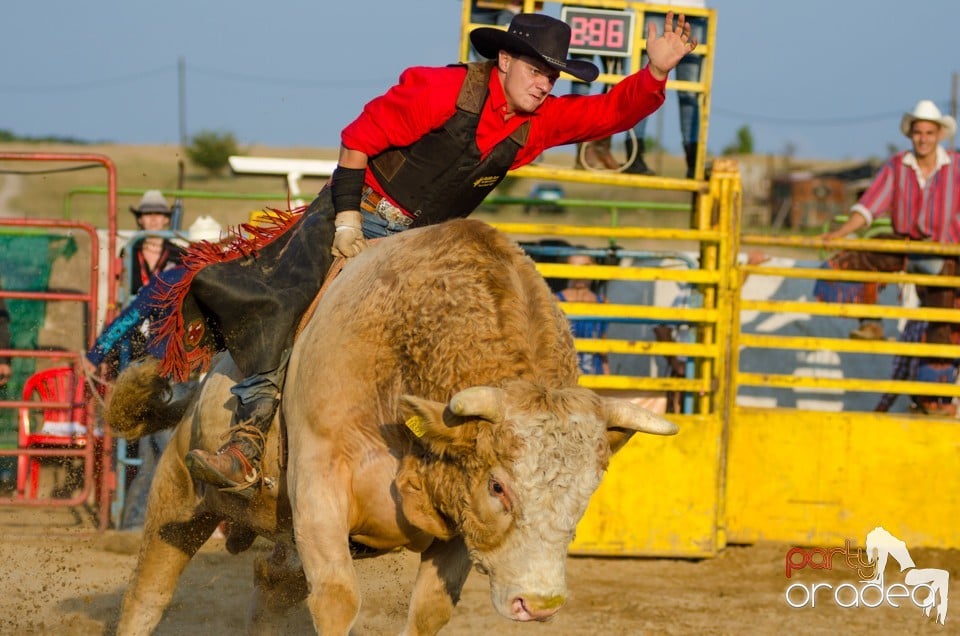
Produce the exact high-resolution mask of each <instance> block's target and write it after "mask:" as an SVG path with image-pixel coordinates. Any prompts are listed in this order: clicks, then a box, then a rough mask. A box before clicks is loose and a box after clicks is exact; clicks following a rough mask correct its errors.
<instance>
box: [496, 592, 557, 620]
mask: <svg viewBox="0 0 960 636" xmlns="http://www.w3.org/2000/svg"><path fill="white" fill-rule="evenodd" d="M566 600H567V599H566V597H564V596H535V595H534V596H517V597H515V598H514V599H513V602H512V603H511V604H510V608H511V610H512V612H513V619H514V620H517V621H545V620H547V619H549V618H551V617H552V616H553V615H554V614H556V613H557V612H558V611H560V607H561V606H562V605H563V604H564V603H565V602H566Z"/></svg>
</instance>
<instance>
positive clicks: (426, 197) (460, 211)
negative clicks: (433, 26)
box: [370, 61, 530, 227]
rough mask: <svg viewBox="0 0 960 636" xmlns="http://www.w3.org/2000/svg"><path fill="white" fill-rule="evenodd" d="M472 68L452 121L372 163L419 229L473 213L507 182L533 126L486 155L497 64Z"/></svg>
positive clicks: (384, 186) (486, 64) (522, 130)
mask: <svg viewBox="0 0 960 636" xmlns="http://www.w3.org/2000/svg"><path fill="white" fill-rule="evenodd" d="M466 66H467V77H466V79H465V80H464V82H463V85H462V86H461V87H460V94H459V95H458V96H457V112H456V113H454V115H453V116H452V117H451V118H450V119H448V120H447V121H446V122H445V123H444V124H443V125H442V126H441V127H439V128H437V129H436V130H432V131H430V132H429V133H427V134H426V135H424V136H423V137H421V138H420V139H419V140H417V141H415V142H413V143H412V144H411V145H409V146H407V147H406V148H391V149H389V150H386V151H384V152H382V153H380V154H379V155H377V156H376V157H373V159H371V161H370V169H371V170H372V171H373V174H374V175H375V176H376V177H377V181H379V182H380V185H381V186H383V189H384V190H385V191H386V194H387V195H389V196H390V198H392V199H393V200H394V201H396V202H397V203H399V204H400V206H401V207H403V208H404V209H405V210H406V211H408V212H409V213H410V214H412V215H413V216H414V221H413V224H412V226H413V227H419V226H423V225H432V224H434V223H440V222H441V221H446V220H448V219H453V218H458V217H464V216H467V215H468V214H470V213H471V212H473V211H474V210H475V209H476V208H477V206H479V205H480V204H481V203H482V202H483V199H484V198H485V197H486V196H487V195H488V194H489V193H490V192H491V191H492V190H493V189H494V188H495V187H496V186H497V184H498V183H500V182H501V181H502V180H503V178H504V177H505V176H506V174H507V171H508V170H509V169H510V166H511V165H513V160H514V158H515V157H516V156H517V152H518V151H519V150H520V148H522V147H523V145H524V144H525V143H526V140H527V129H528V128H529V125H530V124H529V122H524V123H523V124H522V125H521V126H520V127H519V128H518V129H517V130H516V131H514V133H513V134H511V135H510V136H509V137H507V138H506V139H504V140H503V141H501V142H500V143H498V144H497V145H496V146H494V148H493V150H492V151H491V152H490V154H489V155H487V157H486V158H485V159H483V160H481V159H480V149H479V148H478V147H477V124H478V123H479V122H480V113H481V110H482V108H483V104H484V102H485V101H486V100H487V93H488V91H487V82H488V81H489V78H490V72H491V71H492V70H493V68H494V66H495V62H493V61H488V62H478V63H472V64H467V65H466Z"/></svg>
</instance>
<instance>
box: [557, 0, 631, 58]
mask: <svg viewBox="0 0 960 636" xmlns="http://www.w3.org/2000/svg"><path fill="white" fill-rule="evenodd" d="M635 18H636V14H634V12H633V11H617V10H611V9H594V8H591V7H563V8H562V9H560V19H561V20H563V21H564V22H566V23H567V24H568V25H570V52H571V53H580V54H586V55H605V56H609V57H630V49H631V47H632V45H633V25H634V20H635Z"/></svg>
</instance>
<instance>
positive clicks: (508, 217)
mask: <svg viewBox="0 0 960 636" xmlns="http://www.w3.org/2000/svg"><path fill="white" fill-rule="evenodd" d="M243 150H244V152H243V154H245V155H248V156H265V157H286V158H302V159H334V158H336V150H335V149H333V148H308V147H262V146H252V147H248V148H244V149H243ZM0 152H11V153H13V152H16V153H20V152H48V153H85V154H96V155H102V156H105V157H107V158H109V159H110V161H112V162H113V164H114V165H115V166H116V172H117V186H118V189H119V190H120V191H121V192H122V191H123V190H124V189H137V190H138V191H139V190H142V189H148V188H159V189H161V190H165V191H171V190H174V189H176V187H177V179H178V162H179V161H180V160H181V159H183V160H184V164H185V179H184V185H183V188H184V189H185V190H190V191H201V192H204V193H230V194H233V195H235V194H237V193H244V194H257V195H272V198H270V199H268V200H253V201H244V200H237V199H210V198H204V199H192V198H187V199H186V200H185V201H184V218H183V223H182V227H183V228H187V227H189V225H190V223H192V222H193V221H194V220H195V219H196V218H197V217H198V216H200V215H204V214H206V215H211V216H213V217H214V218H215V219H217V220H218V221H219V222H220V223H221V224H223V225H236V224H239V223H242V222H245V221H247V220H249V218H250V214H251V212H253V211H255V210H260V209H263V208H265V207H271V208H284V209H285V208H286V207H287V199H286V181H285V180H284V179H283V178H282V177H263V176H250V175H234V174H231V173H230V172H229V170H228V171H226V172H225V173H224V174H223V175H220V176H211V175H209V174H208V173H207V172H206V171H205V170H203V169H201V168H198V167H196V166H193V165H191V164H190V162H189V161H187V160H186V159H185V158H184V157H182V155H181V151H180V147H179V146H176V145H165V146H131V145H87V146H77V145H54V144H23V143H6V144H0ZM739 161H740V163H741V165H742V166H743V174H744V175H745V177H744V191H745V196H744V218H745V219H747V220H752V219H753V220H755V219H761V222H762V219H763V218H764V216H765V211H766V208H765V207H764V206H765V205H766V203H765V201H764V200H763V197H764V192H763V188H764V185H765V184H764V181H763V179H756V178H754V181H755V183H753V184H751V183H748V180H747V175H757V174H767V173H769V172H772V171H776V170H778V169H782V166H779V165H778V164H777V162H776V161H775V160H774V159H773V158H770V157H764V156H756V157H753V156H751V157H741V158H739ZM542 163H543V164H545V165H551V166H557V167H564V168H565V167H570V166H571V165H572V163H573V156H572V153H571V152H569V150H568V149H559V150H558V151H556V152H554V151H551V152H549V153H545V155H544V156H543V158H542ZM650 163H651V164H652V165H653V166H654V167H655V168H656V169H657V171H658V173H659V174H662V175H664V176H677V177H679V176H681V175H682V172H683V170H684V165H683V159H682V158H681V157H678V156H673V155H667V154H664V155H662V156H658V155H655V154H654V155H652V156H651V157H650ZM85 165H90V164H86V163H82V162H46V161H44V162H38V161H0V171H3V172H0V176H3V173H6V174H12V173H13V174H15V175H16V176H15V179H14V183H15V185H14V186H11V183H10V180H9V179H8V180H6V187H7V189H9V188H10V187H15V189H16V192H15V193H14V195H13V196H12V198H11V199H10V201H9V207H10V208H11V209H12V210H13V211H14V212H15V213H17V214H23V215H25V216H27V217H29V218H70V219H73V220H83V221H87V222H90V223H92V224H93V225H95V226H98V227H105V226H106V219H107V216H106V198H105V196H104V195H102V194H88V193H81V192H77V189H80V188H90V187H100V188H104V187H105V186H106V185H107V172H106V170H104V169H103V167H101V166H99V165H96V164H93V165H92V166H91V167H90V168H89V169H80V170H78V169H77V168H78V167H83V166H85ZM827 165H829V164H827V163H825V162H819V163H816V162H810V164H809V165H807V166H797V165H794V166H792V167H793V168H797V167H806V168H822V167H826V166H827ZM535 183H536V182H534V181H531V180H529V179H515V178H508V179H507V180H505V181H504V183H503V184H501V186H500V187H499V188H498V189H497V191H496V194H499V195H505V196H514V197H523V196H528V195H529V193H530V190H531V189H532V187H533V186H534V185H535ZM3 185H4V180H3V179H0V187H2V186H3ZM322 185H323V179H320V178H304V179H302V180H301V192H302V193H303V196H304V198H305V199H306V200H307V201H309V200H310V199H311V198H312V195H313V194H314V193H316V192H317V191H319V190H320V188H321V187H322ZM564 189H565V197H566V198H570V199H606V200H624V201H638V200H639V201H655V202H661V201H668V202H674V203H686V202H688V201H689V194H687V193H682V192H666V191H657V190H649V189H637V188H624V187H615V186H604V185H595V184H579V183H565V184H564ZM168 198H170V197H168ZM138 199H139V192H138V193H131V194H122V195H120V196H119V197H118V200H117V205H118V224H119V228H120V229H121V230H132V229H135V225H134V218H133V215H131V214H129V213H128V209H129V206H131V205H134V204H136V202H137V201H138ZM171 200H172V199H171ZM474 216H475V217H477V218H480V219H483V220H486V221H491V222H492V221H530V220H536V221H540V222H547V223H570V224H575V225H594V226H596V225H602V226H609V225H611V224H613V223H618V224H620V225H627V226H646V227H687V226H688V223H689V215H688V214H687V213H685V212H663V211H659V212H654V211H649V210H648V211H628V210H621V211H619V212H618V213H617V217H616V218H612V216H611V213H610V212H609V211H608V210H606V209H601V208H593V209H590V208H577V209H568V210H566V211H565V212H564V213H562V214H541V215H539V216H537V217H536V218H534V217H533V216H531V215H527V214H524V213H523V209H522V206H519V205H515V206H505V207H502V208H499V209H497V210H495V211H494V210H491V209H490V208H489V206H485V207H482V208H481V210H480V211H478V212H477V213H475V215H474ZM754 222H756V221H754Z"/></svg>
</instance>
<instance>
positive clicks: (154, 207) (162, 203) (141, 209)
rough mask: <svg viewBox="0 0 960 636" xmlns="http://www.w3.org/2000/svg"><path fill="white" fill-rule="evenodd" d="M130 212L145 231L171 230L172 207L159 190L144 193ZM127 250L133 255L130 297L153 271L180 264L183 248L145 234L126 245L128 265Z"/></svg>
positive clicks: (148, 278)
mask: <svg viewBox="0 0 960 636" xmlns="http://www.w3.org/2000/svg"><path fill="white" fill-rule="evenodd" d="M130 211H131V212H133V214H134V215H135V216H136V219H137V227H139V228H140V229H141V230H143V231H145V232H162V231H164V230H169V229H170V220H171V218H172V217H173V209H172V208H171V207H170V206H169V205H167V200H166V199H164V198H163V193H162V192H160V191H159V190H147V191H146V192H144V193H143V197H142V198H141V199H140V203H139V204H138V205H137V206H136V207H132V206H131V208H130ZM128 249H129V251H130V253H131V254H132V255H133V256H132V258H131V271H130V272H129V276H130V279H129V281H128V288H127V291H128V293H129V294H130V296H131V297H133V296H135V295H136V294H137V292H138V291H140V288H141V287H143V286H144V285H146V284H147V283H148V282H150V279H151V278H152V277H153V275H154V274H156V273H157V272H162V271H164V270H166V269H169V268H171V267H173V266H175V265H178V264H179V263H180V258H181V257H182V255H183V250H182V249H181V248H180V247H179V246H178V245H177V244H175V243H173V242H172V241H170V240H169V239H166V238H164V237H162V236H145V237H143V238H140V239H138V240H136V241H134V242H133V243H131V244H130V245H129V246H127V247H126V248H124V251H123V252H121V256H123V257H124V263H125V264H126V262H127V259H126V258H125V256H126V253H127V250H128Z"/></svg>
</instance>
